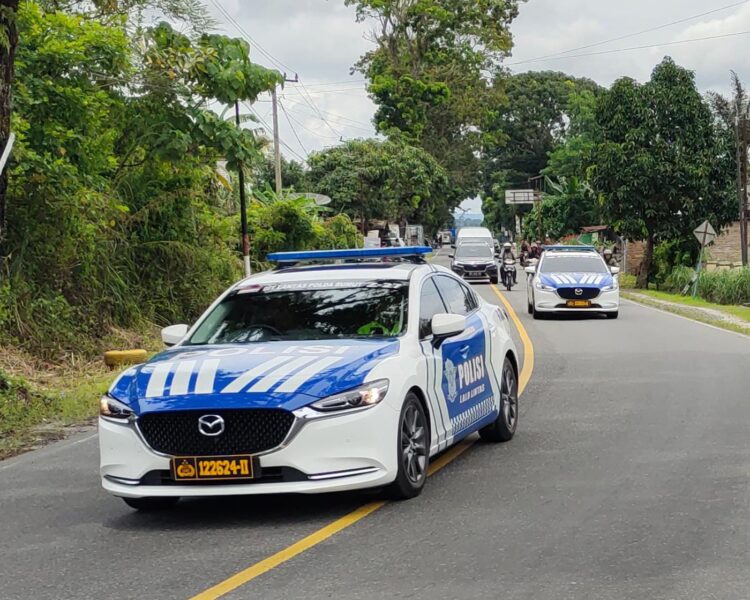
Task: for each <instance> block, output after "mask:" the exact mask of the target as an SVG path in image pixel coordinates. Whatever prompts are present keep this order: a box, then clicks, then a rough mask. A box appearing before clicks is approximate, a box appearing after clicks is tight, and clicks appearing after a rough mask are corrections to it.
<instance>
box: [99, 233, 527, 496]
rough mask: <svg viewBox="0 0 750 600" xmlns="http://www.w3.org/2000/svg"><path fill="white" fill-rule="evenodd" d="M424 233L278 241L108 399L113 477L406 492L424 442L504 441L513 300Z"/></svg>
mask: <svg viewBox="0 0 750 600" xmlns="http://www.w3.org/2000/svg"><path fill="white" fill-rule="evenodd" d="M430 251H431V249H430V248H429V247H416V248H375V249H356V250H335V251H334V250H332V251H313V252H287V253H277V254H274V255H270V256H269V259H270V260H271V261H273V262H275V263H276V264H277V267H276V268H275V269H274V270H272V271H268V272H265V273H261V274H258V275H255V276H251V277H248V278H246V279H244V280H242V281H240V282H239V283H237V284H236V285H233V286H232V287H231V288H229V289H228V290H227V291H226V292H225V293H224V294H222V295H221V296H220V297H219V298H218V299H217V300H216V301H215V302H214V303H213V304H212V305H211V306H210V307H209V308H208V310H207V311H206V312H205V313H204V314H203V315H202V316H201V317H200V318H199V319H198V321H197V322H196V323H195V324H194V325H193V326H192V327H188V326H187V325H173V326H171V327H167V328H166V329H164V330H163V331H162V338H163V340H164V342H165V343H166V344H167V345H168V346H171V347H169V348H168V349H167V350H165V351H164V352H161V353H160V354H157V355H156V356H154V357H153V358H152V359H151V360H149V361H148V362H146V363H145V364H142V365H138V366H135V367H132V368H130V369H128V370H127V371H125V372H124V373H122V374H121V375H120V376H119V378H118V379H117V380H116V381H115V382H114V384H113V385H112V386H111V388H110V389H109V392H108V393H107V394H106V395H105V396H104V397H103V398H102V399H101V402H100V418H99V442H100V454H101V465H100V473H101V479H102V485H103V487H104V489H105V490H107V491H108V492H110V493H111V494H113V495H115V496H119V497H121V498H123V500H124V501H125V502H126V503H127V504H128V505H130V506H131V507H134V508H136V509H141V510H153V509H160V508H167V507H169V506H171V505H172V504H174V503H175V502H176V501H177V500H178V499H179V498H180V497H195V496H221V495H243V494H270V493H281V492H302V493H317V492H330V491H339V490H352V489H358V488H369V487H385V488H387V490H388V491H389V493H390V495H391V496H393V497H397V498H410V497H413V496H416V495H418V494H419V493H420V492H421V490H422V487H423V486H424V483H425V479H426V476H427V469H428V465H429V462H430V458H431V457H432V456H434V455H435V454H437V453H439V452H441V451H443V450H445V449H446V448H448V447H449V446H451V445H452V444H455V443H456V442H457V441H459V440H461V439H462V438H465V437H466V436H468V435H470V434H471V433H473V432H476V431H478V432H479V434H480V436H481V438H482V439H484V440H486V441H490V442H504V441H508V440H510V439H511V438H512V437H513V435H514V433H515V431H516V427H517V424H518V383H517V381H518V358H517V353H516V348H515V346H514V344H513V341H512V339H511V336H510V324H509V321H508V317H507V314H506V313H505V312H504V311H503V310H502V309H500V308H499V307H497V306H494V305H491V304H488V303H486V302H485V301H483V300H482V299H481V298H480V297H478V296H477V295H476V294H475V293H474V291H473V290H472V289H471V288H470V287H469V286H468V285H466V284H465V283H464V282H463V281H462V280H461V279H460V278H459V277H457V276H456V275H454V274H453V273H451V272H450V271H449V270H448V269H446V268H444V267H440V266H434V265H432V264H429V263H427V262H425V261H424V255H425V254H427V253H429V252H430Z"/></svg>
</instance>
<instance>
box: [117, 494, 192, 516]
mask: <svg viewBox="0 0 750 600" xmlns="http://www.w3.org/2000/svg"><path fill="white" fill-rule="evenodd" d="M179 500H180V498H179V497H178V496H166V497H146V498H123V499H122V501H123V502H124V503H125V504H127V505H128V506H129V507H130V508H134V509H135V510H138V511H141V512H156V511H160V510H168V509H170V508H172V507H173V506H174V505H175V504H177V502H178V501H179Z"/></svg>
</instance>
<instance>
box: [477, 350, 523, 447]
mask: <svg viewBox="0 0 750 600" xmlns="http://www.w3.org/2000/svg"><path fill="white" fill-rule="evenodd" d="M517 428H518V377H517V376H516V370H515V369H514V368H513V364H512V363H511V362H510V359H509V358H508V357H507V356H506V357H505V362H504V363H503V374H502V377H501V382H500V414H499V415H498V416H497V419H495V421H494V422H493V423H492V424H491V425H487V427H484V428H483V429H480V430H479V437H481V438H482V440H483V441H485V442H493V443H498V442H509V441H510V440H512V439H513V436H514V435H515V433H516V429H517Z"/></svg>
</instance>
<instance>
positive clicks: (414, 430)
mask: <svg viewBox="0 0 750 600" xmlns="http://www.w3.org/2000/svg"><path fill="white" fill-rule="evenodd" d="M429 431H430V430H429V426H428V422H427V415H426V414H425V411H424V408H423V407H422V403H421V402H420V401H419V399H418V398H417V396H416V394H414V393H413V392H409V393H408V394H407V396H406V399H405V400H404V405H403V406H402V407H401V416H400V417H399V421H398V436H397V444H396V452H397V453H398V473H397V474H396V479H395V481H394V482H393V483H392V484H390V485H389V486H388V488H387V489H386V493H387V494H388V496H389V497H390V498H392V499H393V500H408V499H410V498H415V497H416V496H419V494H421V493H422V489H423V488H424V484H425V481H427V467H428V465H429V463H430V453H429V445H430V439H429Z"/></svg>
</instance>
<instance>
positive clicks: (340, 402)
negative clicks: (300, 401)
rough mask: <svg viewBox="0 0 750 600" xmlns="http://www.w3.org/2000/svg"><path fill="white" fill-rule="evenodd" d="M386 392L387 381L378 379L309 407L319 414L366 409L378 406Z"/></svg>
mask: <svg viewBox="0 0 750 600" xmlns="http://www.w3.org/2000/svg"><path fill="white" fill-rule="evenodd" d="M387 391H388V380H387V379H379V380H378V381H373V382H370V383H367V384H365V385H363V386H360V387H358V388H354V389H353V390H349V391H346V392H343V393H341V394H336V395H335V396H329V397H328V398H323V400H318V401H317V402H313V403H312V404H311V405H310V406H311V407H312V408H314V409H315V410H318V411H320V412H337V411H345V410H351V409H354V408H368V407H371V406H375V405H376V404H379V403H380V401H381V400H382V399H383V398H385V394H386V392H387Z"/></svg>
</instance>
